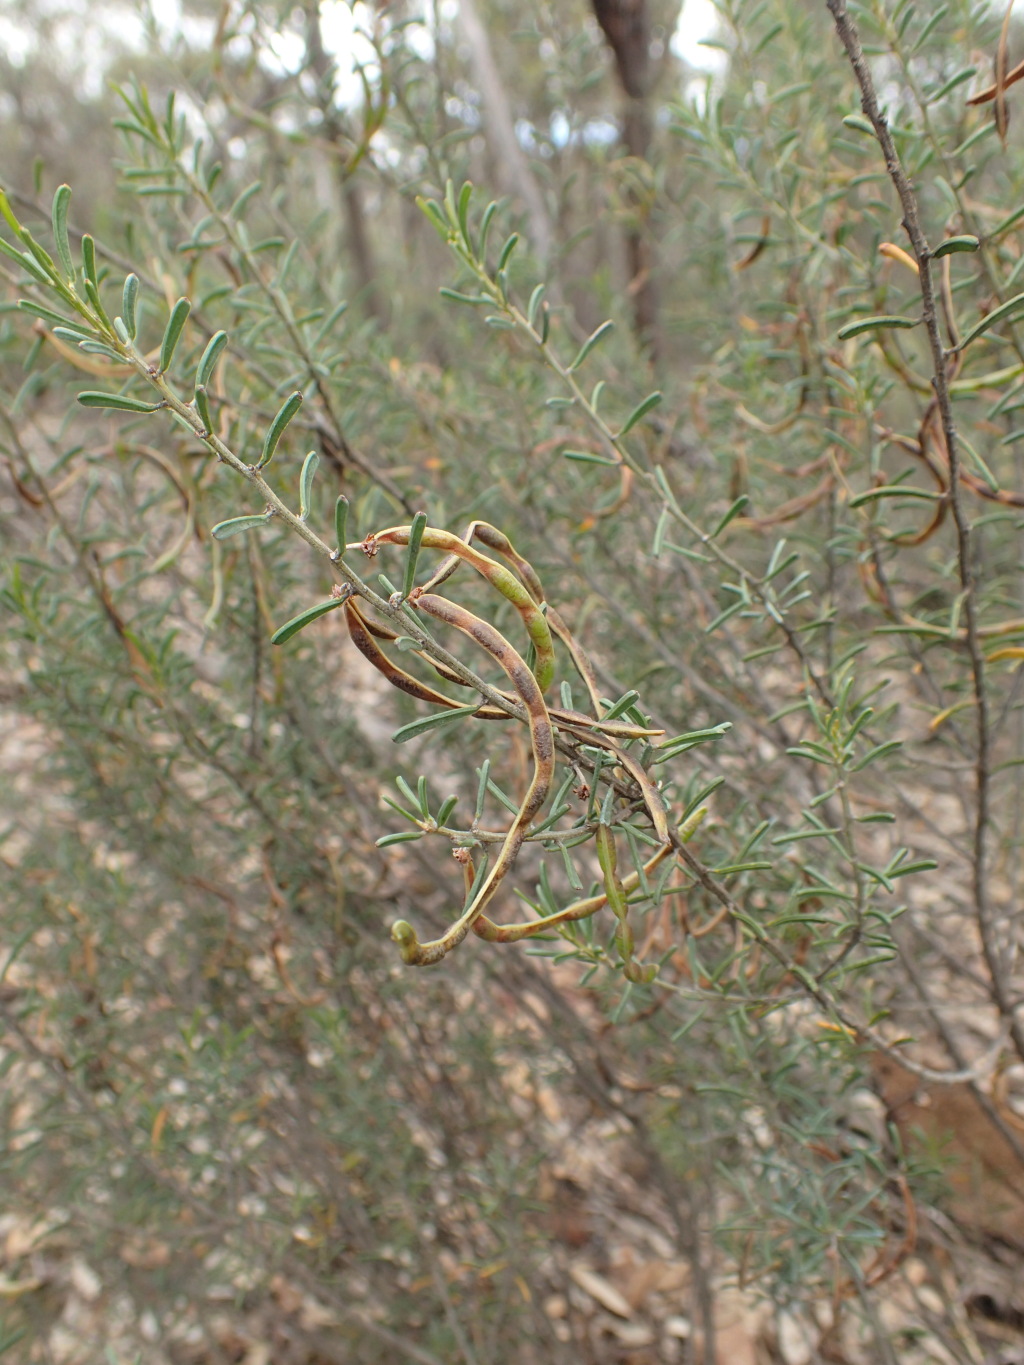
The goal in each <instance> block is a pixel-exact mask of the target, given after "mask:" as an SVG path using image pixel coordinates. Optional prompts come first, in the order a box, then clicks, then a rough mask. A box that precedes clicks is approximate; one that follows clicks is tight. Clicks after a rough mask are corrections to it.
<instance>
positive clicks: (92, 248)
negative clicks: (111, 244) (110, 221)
mask: <svg viewBox="0 0 1024 1365" xmlns="http://www.w3.org/2000/svg"><path fill="white" fill-rule="evenodd" d="M82 268H83V270H84V271H85V278H86V279H87V280H91V281H92V283H93V284H97V283H98V281H97V278H96V243H95V242H94V241H93V239H92V238H91V237H90V236H89V234H88V233H86V234H85V236H84V237H83V238H82Z"/></svg>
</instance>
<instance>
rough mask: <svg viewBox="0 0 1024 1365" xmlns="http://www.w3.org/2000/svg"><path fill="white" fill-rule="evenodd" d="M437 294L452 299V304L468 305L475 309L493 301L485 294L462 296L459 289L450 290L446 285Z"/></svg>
mask: <svg viewBox="0 0 1024 1365" xmlns="http://www.w3.org/2000/svg"><path fill="white" fill-rule="evenodd" d="M437 292H438V293H439V294H440V295H441V297H442V298H443V299H451V301H452V303H468V304H471V305H472V306H474V307H476V306H477V305H478V304H481V303H490V301H491V300H490V299H489V298H488V297H487V296H486V295H485V294H460V293H459V291H458V290H457V289H449V288H448V286H447V285H445V284H443V285H442V286H441V288H440V289H439V290H438V291H437Z"/></svg>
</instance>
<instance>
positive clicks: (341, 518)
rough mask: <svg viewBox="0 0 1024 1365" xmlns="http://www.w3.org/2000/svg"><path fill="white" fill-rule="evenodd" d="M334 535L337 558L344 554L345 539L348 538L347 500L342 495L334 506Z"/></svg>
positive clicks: (342, 494)
mask: <svg viewBox="0 0 1024 1365" xmlns="http://www.w3.org/2000/svg"><path fill="white" fill-rule="evenodd" d="M334 534H335V535H336V536H337V537H338V557H339V558H340V557H341V556H342V555H343V554H344V553H345V543H346V537H347V536H348V498H346V497H345V494H344V493H341V494H340V495H339V497H338V501H337V502H336V503H335V504H334Z"/></svg>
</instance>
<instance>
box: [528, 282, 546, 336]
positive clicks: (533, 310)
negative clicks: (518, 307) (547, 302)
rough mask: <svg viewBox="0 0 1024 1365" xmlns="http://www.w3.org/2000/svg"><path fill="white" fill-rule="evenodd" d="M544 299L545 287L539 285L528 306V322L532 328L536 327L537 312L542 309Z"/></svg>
mask: <svg viewBox="0 0 1024 1365" xmlns="http://www.w3.org/2000/svg"><path fill="white" fill-rule="evenodd" d="M543 298H544V285H542V284H538V285H537V286H536V288H535V289H534V291H533V293H532V294H531V295H530V302H529V303H528V304H527V307H526V321H527V322H528V323H529V324H530V326H531V327H533V326H535V325H536V322H537V311H538V309H539V308H540V305H541V302H542V300H543Z"/></svg>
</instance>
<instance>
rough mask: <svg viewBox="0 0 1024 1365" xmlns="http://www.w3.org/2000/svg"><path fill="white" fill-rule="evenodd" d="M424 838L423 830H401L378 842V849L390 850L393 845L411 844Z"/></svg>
mask: <svg viewBox="0 0 1024 1365" xmlns="http://www.w3.org/2000/svg"><path fill="white" fill-rule="evenodd" d="M422 838H423V831H422V830H421V829H401V830H399V831H398V833H397V834H385V835H384V837H383V838H381V839H378V840H377V847H378V848H390V847H391V845H392V844H411V843H414V842H415V840H417V839H422Z"/></svg>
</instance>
